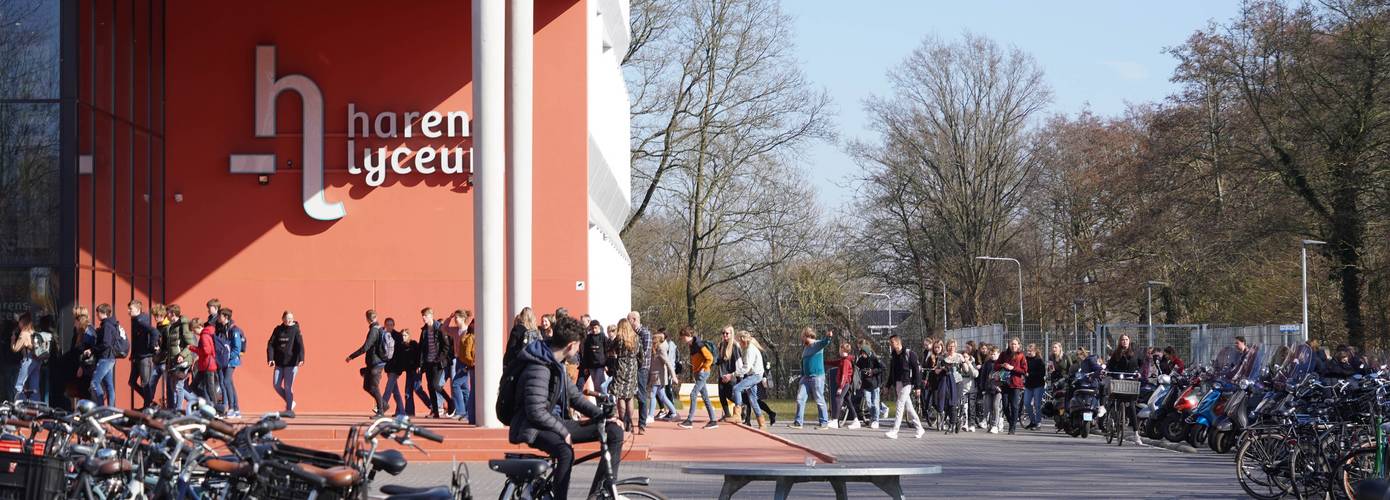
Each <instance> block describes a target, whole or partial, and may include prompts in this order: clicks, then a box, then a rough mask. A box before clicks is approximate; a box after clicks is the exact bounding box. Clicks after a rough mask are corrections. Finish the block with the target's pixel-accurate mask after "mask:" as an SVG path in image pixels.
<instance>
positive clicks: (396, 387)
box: [382, 372, 405, 417]
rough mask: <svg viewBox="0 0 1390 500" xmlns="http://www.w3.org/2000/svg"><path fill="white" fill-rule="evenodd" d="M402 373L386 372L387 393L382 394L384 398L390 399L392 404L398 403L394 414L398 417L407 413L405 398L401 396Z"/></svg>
mask: <svg viewBox="0 0 1390 500" xmlns="http://www.w3.org/2000/svg"><path fill="white" fill-rule="evenodd" d="M401 375H402V374H400V373H391V372H386V393H385V394H382V399H390V400H391V404H394V405H396V412H395V413H394V414H393V416H397V417H399V416H401V415H405V404H404V403H405V400H404V399H403V398H402V397H401Z"/></svg>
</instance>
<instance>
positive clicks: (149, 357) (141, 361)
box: [126, 299, 159, 409]
mask: <svg viewBox="0 0 1390 500" xmlns="http://www.w3.org/2000/svg"><path fill="white" fill-rule="evenodd" d="M144 309H145V305H144V304H143V303H141V302H140V301H139V300H138V299H137V300H132V301H130V302H129V303H128V304H126V310H127V311H128V312H129V313H130V377H129V378H128V379H127V380H126V384H127V385H129V386H130V388H131V389H132V390H133V391H134V392H135V393H136V394H139V395H140V400H141V403H140V408H142V409H143V408H149V407H150V405H151V404H153V403H154V401H155V388H156V384H157V383H158V382H159V379H158V376H157V375H156V373H157V371H156V370H157V369H156V368H155V364H154V354H155V351H156V350H157V349H158V347H159V331H158V330H156V329H155V327H154V322H153V321H152V320H151V319H150V315H149V314H146V313H145V310H144Z"/></svg>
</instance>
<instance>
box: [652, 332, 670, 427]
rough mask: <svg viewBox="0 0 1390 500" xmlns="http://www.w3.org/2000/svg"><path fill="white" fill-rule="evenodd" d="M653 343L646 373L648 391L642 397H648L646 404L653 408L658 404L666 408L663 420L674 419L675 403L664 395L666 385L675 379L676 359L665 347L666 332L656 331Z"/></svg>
mask: <svg viewBox="0 0 1390 500" xmlns="http://www.w3.org/2000/svg"><path fill="white" fill-rule="evenodd" d="M652 342H653V345H655V346H656V348H655V349H652V360H651V363H650V367H649V371H648V373H647V387H649V388H650V392H649V393H647V394H646V395H645V396H644V397H646V398H648V404H649V405H650V407H651V408H653V409H655V408H656V407H657V405H658V404H660V405H661V407H662V408H665V409H666V413H665V414H663V415H661V417H660V419H661V420H665V421H673V420H676V415H677V413H676V405H674V404H672V403H671V398H670V397H668V396H667V395H666V386H667V385H669V384H671V383H672V382H673V381H675V380H676V364H675V363H676V360H674V359H671V358H669V357H667V356H668V354H669V353H668V352H667V349H666V348H665V343H666V333H665V332H657V334H656V335H655V336H653V337H652Z"/></svg>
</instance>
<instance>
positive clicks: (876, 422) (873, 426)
mask: <svg viewBox="0 0 1390 500" xmlns="http://www.w3.org/2000/svg"><path fill="white" fill-rule="evenodd" d="M869 428H870V429H877V428H878V421H877V420H875V421H873V422H869Z"/></svg>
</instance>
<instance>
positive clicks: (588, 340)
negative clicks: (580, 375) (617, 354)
mask: <svg viewBox="0 0 1390 500" xmlns="http://www.w3.org/2000/svg"><path fill="white" fill-rule="evenodd" d="M605 366H608V337H604V336H603V334H602V333H598V334H595V333H590V334H588V335H585V336H584V343H583V347H582V349H581V350H580V351H579V367H580V368H587V369H590V370H593V369H598V368H603V367H605Z"/></svg>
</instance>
